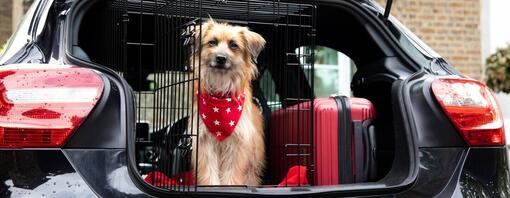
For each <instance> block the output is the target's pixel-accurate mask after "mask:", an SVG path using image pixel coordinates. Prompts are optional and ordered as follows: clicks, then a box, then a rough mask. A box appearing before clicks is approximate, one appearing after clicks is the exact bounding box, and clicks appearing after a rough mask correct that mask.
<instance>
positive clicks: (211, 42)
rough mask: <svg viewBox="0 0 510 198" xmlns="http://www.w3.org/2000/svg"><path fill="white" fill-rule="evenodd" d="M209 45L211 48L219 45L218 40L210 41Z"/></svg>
mask: <svg viewBox="0 0 510 198" xmlns="http://www.w3.org/2000/svg"><path fill="white" fill-rule="evenodd" d="M208 43H209V46H211V47H212V46H216V45H218V41H217V40H216V39H213V40H210V41H209V42H208Z"/></svg>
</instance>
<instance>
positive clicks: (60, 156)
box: [0, 149, 147, 198]
mask: <svg viewBox="0 0 510 198" xmlns="http://www.w3.org/2000/svg"><path fill="white" fill-rule="evenodd" d="M0 179H1V184H0V197H9V196H12V197H44V196H49V197H87V198H88V197H96V196H99V197H147V195H146V194H144V193H143V192H141V191H140V190H139V189H138V188H137V187H136V186H135V185H134V184H133V182H132V180H131V179H130V177H129V173H128V170H127V166H126V152H125V150H123V149H97V150H92V149H67V150H60V149H55V150H1V151H0Z"/></svg>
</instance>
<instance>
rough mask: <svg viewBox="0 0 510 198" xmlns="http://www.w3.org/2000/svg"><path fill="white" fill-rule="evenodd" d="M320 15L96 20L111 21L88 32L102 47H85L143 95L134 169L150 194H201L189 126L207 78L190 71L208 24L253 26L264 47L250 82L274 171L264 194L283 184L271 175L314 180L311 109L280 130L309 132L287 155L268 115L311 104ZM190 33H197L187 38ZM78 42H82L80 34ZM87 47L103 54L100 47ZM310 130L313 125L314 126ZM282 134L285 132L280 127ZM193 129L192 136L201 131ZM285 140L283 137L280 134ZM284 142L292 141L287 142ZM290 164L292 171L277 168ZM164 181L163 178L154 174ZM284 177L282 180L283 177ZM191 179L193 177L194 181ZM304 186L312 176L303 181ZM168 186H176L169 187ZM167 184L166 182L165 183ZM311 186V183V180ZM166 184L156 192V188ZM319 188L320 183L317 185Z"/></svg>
mask: <svg viewBox="0 0 510 198" xmlns="http://www.w3.org/2000/svg"><path fill="white" fill-rule="evenodd" d="M315 12H316V10H315V6H314V5H312V4H301V3H291V2H282V1H267V0H252V1H242V0H106V1H104V2H102V3H101V4H100V5H99V6H98V9H95V11H93V13H92V14H95V15H98V16H101V18H103V19H104V21H103V22H101V24H102V25H100V26H99V27H98V30H97V31H96V32H97V33H90V34H88V35H87V36H88V37H94V38H95V39H96V40H97V41H98V43H96V44H87V43H82V44H80V45H81V46H82V47H83V48H84V49H87V48H88V49H93V50H86V51H88V52H89V55H90V57H92V59H94V60H93V61H94V62H96V63H100V64H102V65H104V66H107V67H109V68H111V69H113V70H115V71H117V72H118V73H120V74H121V75H122V76H123V77H124V78H125V79H126V80H127V81H128V83H129V84H130V85H131V86H132V88H133V89H134V90H135V92H136V111H137V112H136V120H137V129H136V133H137V134H136V137H137V143H136V147H137V149H136V150H137V152H138V153H137V159H138V161H137V164H138V165H139V167H138V168H139V173H140V174H141V175H147V174H149V175H148V176H147V177H152V178H149V180H150V182H149V183H151V184H152V185H154V186H156V187H158V188H161V189H167V190H169V191H194V190H196V189H197V186H196V185H194V184H193V181H192V180H193V179H194V177H193V176H189V175H186V174H185V173H193V172H194V171H195V170H191V169H190V162H191V160H196V159H191V148H192V146H191V145H192V144H200V143H199V142H192V136H193V135H196V134H197V132H193V131H187V126H188V122H191V123H192V126H198V124H197V123H198V120H191V119H189V117H190V115H191V113H192V112H193V105H192V102H193V100H195V97H196V96H195V95H194V93H195V92H196V90H194V89H195V87H194V86H193V83H194V82H197V81H200V78H199V77H198V76H196V75H195V73H194V72H192V71H191V68H190V57H189V56H191V53H190V52H191V50H194V49H199V46H194V43H193V42H190V40H191V39H193V38H192V37H193V36H194V32H196V31H195V30H197V29H199V28H200V26H201V24H202V22H203V21H205V20H207V19H208V18H209V17H211V18H213V19H214V20H216V21H219V22H226V23H229V24H232V25H240V26H247V27H249V28H250V29H251V30H252V31H255V32H257V33H259V34H260V35H262V36H263V37H264V39H265V40H266V41H267V44H266V47H265V49H264V50H263V51H262V52H261V54H260V55H259V58H258V63H257V67H258V71H259V76H258V78H257V79H256V80H255V81H253V82H252V83H251V85H252V89H253V96H254V98H253V101H254V103H255V104H257V105H258V106H259V108H260V109H261V111H262V114H263V117H264V122H265V124H264V125H265V128H264V133H265V134H266V135H265V136H266V137H265V138H266V140H265V144H266V159H268V160H269V159H272V158H274V156H273V157H270V155H275V153H279V154H277V155H278V156H281V160H280V161H277V162H275V161H271V160H269V162H267V165H266V168H265V176H264V180H263V181H264V185H268V186H274V185H276V184H278V182H279V181H278V180H281V179H282V178H281V177H282V175H278V174H273V172H274V169H276V168H280V169H283V168H284V167H287V165H289V164H295V165H303V166H306V167H307V171H308V172H307V175H306V177H313V170H314V168H313V145H312V142H313V141H312V140H311V139H312V138H313V135H312V133H313V131H312V130H313V126H309V125H308V124H307V125H306V126H305V125H302V123H303V122H302V121H301V120H302V119H310V120H313V113H312V110H311V109H309V108H299V105H298V109H295V108H292V109H289V110H288V111H299V113H298V114H293V115H296V117H295V118H292V119H290V120H292V121H291V123H286V124H284V125H282V126H281V127H289V126H290V127H295V128H300V127H301V128H302V127H307V128H310V130H309V133H306V134H303V133H297V134H293V135H294V136H296V137H286V138H285V139H289V140H292V141H291V142H288V143H287V144H286V145H285V147H284V148H279V147H275V146H272V145H271V142H273V141H275V140H270V136H269V135H268V134H270V133H272V131H271V130H275V129H274V128H273V129H272V128H271V127H269V126H270V125H271V124H270V123H271V112H272V111H275V110H279V109H282V108H285V107H288V106H291V105H295V104H299V103H302V102H304V101H311V102H313V98H314V95H313V87H314V85H313V76H314V75H313V72H314V64H313V63H314V45H315ZM190 30H191V31H190ZM80 35H81V34H80ZM90 45H101V47H100V48H98V47H97V46H95V47H93V46H90ZM309 123H313V122H309ZM281 127H280V128H281ZM197 128H198V127H193V129H192V130H197ZM282 134H283V133H282ZM283 135H285V134H283ZM279 163H285V164H287V165H285V166H274V165H275V164H279ZM151 172H152V173H154V172H158V173H161V174H150V173H151ZM278 172H284V170H279V171H278ZM190 175H193V174H190ZM303 177H305V176H304V175H303ZM164 180H171V181H164ZM161 181H163V182H161ZM309 181H312V180H309ZM158 182H159V183H158ZM311 185H313V184H311Z"/></svg>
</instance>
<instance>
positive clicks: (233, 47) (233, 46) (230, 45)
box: [228, 41, 239, 49]
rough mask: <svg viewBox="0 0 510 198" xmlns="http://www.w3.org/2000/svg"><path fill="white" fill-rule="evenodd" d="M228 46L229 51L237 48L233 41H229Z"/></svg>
mask: <svg viewBox="0 0 510 198" xmlns="http://www.w3.org/2000/svg"><path fill="white" fill-rule="evenodd" d="M228 45H229V47H230V49H237V48H239V46H238V45H237V43H235V42H233V41H231V42H230V43H229V44H228Z"/></svg>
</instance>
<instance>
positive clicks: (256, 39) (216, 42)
mask: <svg viewBox="0 0 510 198" xmlns="http://www.w3.org/2000/svg"><path fill="white" fill-rule="evenodd" d="M197 29H198V30H197V31H195V36H194V37H195V42H194V43H195V46H194V48H195V49H196V50H193V52H192V54H191V57H190V62H191V63H192V64H190V65H192V68H193V72H194V73H195V75H196V76H199V78H200V81H199V82H200V83H198V82H195V85H194V86H195V90H197V93H196V97H195V99H194V101H193V109H194V112H192V117H191V119H192V121H190V124H189V126H188V131H192V132H193V133H194V134H196V136H195V137H194V139H193V147H192V149H193V151H192V160H191V165H192V171H195V170H196V177H197V181H196V184H197V185H247V186H256V185H260V184H261V175H262V172H263V169H264V166H265V147H264V134H263V133H264V132H263V127H264V123H263V118H262V115H261V113H260V109H259V108H258V107H257V106H256V105H255V104H254V103H253V101H252V90H251V84H250V83H251V81H252V80H253V79H255V78H256V76H257V75H258V71H257V66H256V60H257V56H258V55H259V53H260V52H261V51H262V49H263V48H264V46H265V43H266V41H265V40H264V38H263V37H262V36H261V35H259V34H258V33H255V32H253V31H250V30H249V29H248V28H247V27H242V26H233V25H230V24H226V23H219V22H216V21H214V20H213V19H212V18H211V19H209V20H208V21H207V22H205V23H203V24H202V25H201V27H200V28H197ZM198 109H199V110H198ZM197 121H198V130H197V129H196V125H197ZM197 139H198V141H197Z"/></svg>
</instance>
